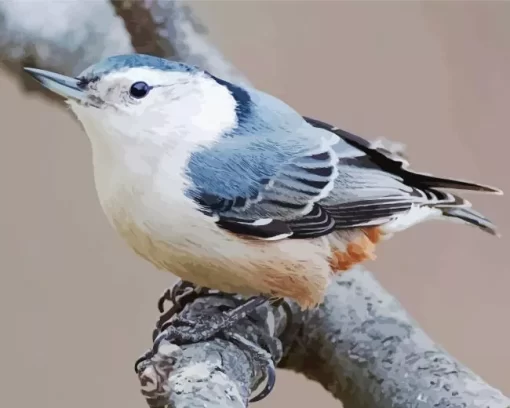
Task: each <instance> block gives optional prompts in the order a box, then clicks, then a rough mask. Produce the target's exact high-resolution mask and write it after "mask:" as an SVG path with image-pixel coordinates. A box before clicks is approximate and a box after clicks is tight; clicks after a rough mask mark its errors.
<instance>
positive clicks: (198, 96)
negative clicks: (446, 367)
mask: <svg viewBox="0 0 510 408" xmlns="http://www.w3.org/2000/svg"><path fill="white" fill-rule="evenodd" d="M25 70H26V71H27V72H28V73H29V74H30V75H32V76H33V77H34V78H35V79H36V80H37V81H39V82H40V83H41V84H42V85H43V86H44V87H46V88H48V89H49V90H51V91H53V92H55V93H56V94H58V95H60V96H62V97H63V98H65V99H66V101H67V104H68V105H69V107H70V109H71V110H72V112H73V113H74V114H75V116H76V117H77V118H78V120H79V122H80V123H81V125H82V127H83V129H84V131H85V133H86V134H87V136H88V138H89V140H90V143H91V146H92V162H93V171H94V180H95V187H96V190H97V196H98V199H99V202H100V204H101V207H102V209H103V211H104V213H105V215H106V217H107V219H108V221H109V222H110V224H111V225H112V227H113V228H114V229H115V230H116V231H117V233H118V234H119V235H120V236H121V237H122V238H123V239H124V240H125V242H127V244H128V245H129V246H130V247H131V248H132V249H133V250H134V251H135V252H136V253H137V254H138V255H139V256H141V257H142V258H144V259H145V260H147V261H149V262H150V263H152V264H153V265H154V266H155V267H156V268H158V269H162V270H166V271H169V272H172V273H173V274H175V275H177V276H178V277H180V278H181V279H183V280H184V281H188V282H191V283H193V284H195V285H197V286H200V287H206V288H212V289H216V290H219V291H222V292H226V293H236V294H240V295H243V296H246V297H248V298H249V301H251V302H252V303H251V304H252V305H255V306H256V305H260V304H261V302H264V301H267V300H268V299H280V298H288V299H291V300H294V301H295V302H297V304H298V305H299V306H300V307H301V308H303V309H309V308H314V307H316V306H317V305H319V304H321V302H322V301H323V300H324V296H325V293H326V290H327V288H328V285H329V283H330V282H331V281H332V278H333V277H334V276H335V275H337V274H340V273H343V272H345V271H347V270H349V269H350V268H352V267H353V266H355V265H357V264H360V263H363V262H365V261H367V260H371V259H375V249H376V247H377V246H378V245H379V244H380V242H382V241H384V240H387V239H389V238H391V237H392V236H393V235H394V234H396V233H398V232H401V231H404V230H406V229H408V228H410V227H412V226H415V225H418V224H421V223H423V222H425V221H429V220H446V221H458V222H461V223H464V224H468V225H472V226H475V227H478V228H479V229H481V230H483V231H485V232H488V233H490V234H493V235H498V232H497V229H496V226H495V225H494V224H493V223H492V222H491V221H490V220H489V219H487V218H486V217H485V216H484V215H482V214H480V213H479V212H477V211H475V210H474V209H472V206H471V204H470V202H469V201H467V200H466V199H465V198H463V197H461V196H460V195H458V194H457V193H452V192H450V190H457V191H466V192H469V191H471V192H481V193H491V194H499V195H501V194H503V192H502V191H501V190H500V189H498V188H496V187H492V186H488V185H484V184H479V183H475V182H470V181H464V180H457V179H454V178H446V177H436V176H433V175H431V174H428V173H421V172H416V171H413V170H411V168H410V164H409V160H408V159H407V157H406V156H404V155H403V154H401V153H400V152H399V151H398V149H391V148H387V145H386V144H381V143H377V142H375V141H370V140H369V139H365V138H363V137H361V136H357V135H355V134H353V133H350V132H348V131H345V130H342V129H340V128H338V127H336V126H333V125H330V124H328V123H326V122H323V121H320V120H318V119H314V118H311V117H307V116H303V115H301V114H300V113H298V112H297V111H296V110H295V109H294V108H292V107H291V106H290V105H289V104H287V103H285V102H284V101H282V100H280V99H279V98H276V97H274V96H272V95H270V94H269V93H266V92H264V91H262V90H258V89H255V88H254V87H251V86H244V85H240V84H236V83H234V82H229V81H227V80H226V79H222V78H219V77H217V76H215V75H214V74H213V73H211V72H209V71H207V70H205V69H202V68H200V67H197V66H195V65H189V64H186V63H183V62H180V61H174V60H169V59H164V58H159V57H156V56H151V55H144V54H125V55H114V56H111V57H108V58H106V59H104V60H102V61H99V62H97V63H95V64H93V65H92V66H90V67H89V68H87V69H85V70H84V71H83V72H82V73H81V74H79V75H77V76H76V77H71V76H66V75H63V74H59V73H55V72H50V71H46V70H42V69H38V68H30V67H26V68H25ZM254 299H255V300H254ZM243 310H244V311H246V310H249V308H248V309H247V308H244V309H243ZM202 329H203V328H202Z"/></svg>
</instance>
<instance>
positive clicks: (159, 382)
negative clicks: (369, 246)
mask: <svg viewBox="0 0 510 408" xmlns="http://www.w3.org/2000/svg"><path fill="white" fill-rule="evenodd" d="M48 4H49V2H48V3H46V2H42V1H39V2H30V3H26V2H14V1H10V0H0V56H1V58H2V63H3V64H4V65H5V66H7V67H8V69H9V70H10V71H11V72H12V73H14V74H15V75H16V78H18V79H20V80H21V81H22V82H23V83H25V84H26V88H27V90H37V91H41V88H40V87H38V86H36V85H35V84H33V83H30V82H28V81H26V76H24V74H22V71H21V70H20V68H21V66H22V65H31V66H37V67H40V68H46V69H53V70H56V71H58V72H61V73H65V74H69V75H73V74H74V75H76V74H77V73H78V72H80V71H81V70H82V69H84V68H85V67H87V66H88V65H90V64H92V63H94V62H96V61H98V60H100V59H101V58H103V57H105V56H108V55H112V54H121V53H127V52H132V51H133V50H136V51H137V52H145V53H151V54H154V55H160V56H163V57H169V56H172V57H174V58H178V59H181V60H184V61H186V62H189V63H192V64H196V65H200V66H202V67H204V68H205V69H208V70H210V71H211V72H213V73H214V74H216V75H218V76H220V77H223V78H225V79H230V80H232V81H234V82H241V83H247V80H246V79H245V78H244V77H243V76H242V75H241V74H240V73H238V72H237V71H236V70H235V68H234V67H233V66H232V65H231V64H230V63H229V62H228V61H227V60H226V59H225V58H224V57H223V56H222V55H221V53H220V52H219V51H218V50H217V49H216V48H214V46H212V45H211V44H209V42H208V40H207V32H206V30H205V28H204V26H203V25H202V24H200V23H199V22H198V21H197V20H196V18H195V17H194V15H193V13H192V10H191V9H190V8H188V7H187V6H186V5H184V4H183V3H182V2H181V1H157V0H153V1H149V0H146V1H122V2H121V1H115V2H113V7H112V5H111V4H110V3H108V2H106V1H94V2H86V4H85V2H82V1H80V0H67V1H65V2H51V6H48ZM27 7H31V10H30V12H28V10H27V9H26V8H27ZM34 8H36V10H34ZM57 13H58V14H60V17H59V19H58V20H60V21H62V22H63V23H62V24H55V25H52V26H49V25H47V24H45V21H48V19H49V18H50V14H51V15H56V14H57ZM116 13H118V15H117V14H116ZM27 16H30V18H27ZM64 16H65V17H64ZM123 19H124V22H125V24H123ZM51 21H55V20H51ZM134 21H136V22H142V23H141V24H134V23H133V22H134ZM42 27H44V29H42ZM127 30H129V32H128V31H127ZM45 95H47V96H49V94H46V93H45ZM228 302H229V300H228V299H227V298H221V297H220V298H217V297H213V298H199V299H198V300H196V301H195V302H194V303H193V304H191V305H189V306H188V307H187V308H186V309H185V311H184V312H183V313H186V314H189V315H190V316H194V315H199V314H200V313H204V311H210V312H214V310H216V308H217V307H218V306H219V305H220V304H223V303H228ZM291 306H292V311H293V313H292V319H291V321H287V315H286V314H285V313H282V311H281V310H280V309H274V308H271V307H269V306H266V307H261V308H259V310H258V311H257V316H256V319H255V321H252V320H247V319H245V320H243V321H242V322H241V323H240V324H239V325H237V326H236V327H234V328H233V329H232V330H231V331H229V332H227V333H225V336H224V338H222V339H214V340H212V341H209V342H205V343H200V344H192V345H187V346H183V347H177V346H174V345H170V344H165V343H163V344H162V346H161V347H160V349H159V352H158V354H157V355H156V357H155V359H154V360H153V361H152V365H148V366H147V368H146V370H145V371H143V372H142V374H141V376H140V381H141V383H142V393H143V394H144V396H145V397H146V398H147V401H148V403H149V404H150V405H152V406H162V405H166V404H168V405H169V406H171V407H203V406H208V407H224V408H230V407H236V408H237V407H244V406H246V405H247V401H248V398H249V394H250V392H251V390H253V388H254V387H255V386H256V385H258V384H259V382H260V380H261V377H262V370H263V367H262V366H261V364H260V362H259V361H260V359H257V358H256V353H255V352H249V351H246V348H242V347H240V346H239V341H240V340H241V339H243V338H245V339H248V340H249V341H251V342H252V343H254V344H258V345H260V346H261V345H262V344H263V338H264V336H266V337H267V336H271V337H273V338H277V339H280V341H281V343H282V345H283V358H281V359H280V357H281V356H279V355H273V358H274V359H275V360H276V361H275V362H276V363H279V367H280V368H284V369H290V370H294V371H297V372H300V373H303V374H304V375H305V376H307V377H308V378H310V379H312V380H315V381H318V382H319V383H321V384H322V385H323V386H324V387H325V388H326V389H327V390H328V391H330V392H331V393H332V394H333V395H334V396H335V397H337V398H338V399H340V400H341V401H342V402H343V403H344V405H345V406H347V407H374V406H378V407H475V408H476V407H490V408H499V407H510V400H509V399H508V398H507V397H505V396H503V395H502V393H501V392H500V391H498V390H496V389H494V388H493V387H491V386H489V385H488V384H486V383H485V382H484V381H483V380H482V379H481V378H480V377H478V376H477V375H476V374H474V373H473V372H472V371H470V370H469V369H468V368H466V367H464V366H463V365H462V364H460V363H459V362H457V361H456V360H455V359H454V358H453V357H451V356H450V355H449V354H448V353H447V352H446V351H444V350H442V349H441V347H439V346H438V345H437V344H435V343H434V342H433V341H432V340H431V339H430V338H429V337H428V336H427V335H426V334H425V333H424V332H423V331H422V330H421V329H420V328H419V327H418V325H417V324H416V323H415V322H413V321H412V320H411V319H410V317H409V316H408V315H407V314H406V312H405V311H404V310H403V308H402V307H401V306H400V305H399V304H398V302H397V301H396V300H395V299H394V298H393V297H392V296H391V295H390V294H388V293H387V292H386V291H385V290H384V289H383V288H382V287H381V286H380V285H379V284H378V283H377V282H376V280H375V279H374V277H373V276H372V275H371V274H370V273H369V272H367V271H366V270H364V269H362V268H355V269H353V270H351V271H349V272H347V273H346V274H344V275H342V276H339V277H337V278H336V280H335V281H334V282H333V284H332V285H331V287H330V288H329V291H328V294H327V296H326V300H325V302H324V304H323V305H321V307H320V308H318V309H316V310H314V311H309V312H306V313H303V312H301V311H300V310H299V309H298V307H297V306H296V305H293V304H292V305H291ZM216 312H217V310H216ZM254 350H255V349H254Z"/></svg>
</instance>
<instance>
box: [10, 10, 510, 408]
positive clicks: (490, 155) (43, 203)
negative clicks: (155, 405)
mask: <svg viewBox="0 0 510 408" xmlns="http://www.w3.org/2000/svg"><path fill="white" fill-rule="evenodd" d="M197 8H198V10H199V11H200V14H201V15H202V16H203V18H204V20H205V22H206V23H208V25H209V27H210V28H211V30H212V37H213V39H214V40H215V41H216V42H217V43H218V45H219V46H220V47H221V48H222V49H223V50H224V52H225V53H226V55H227V56H228V57H229V58H231V59H232V60H233V61H234V63H235V64H236V65H237V66H238V67H239V68H240V69H242V70H243V71H244V72H245V73H246V74H247V75H248V76H249V77H250V78H251V79H252V80H253V82H254V83H255V84H256V85H257V86H259V87H260V88H262V89H264V90H266V91H269V92H271V93H273V94H275V95H277V96H279V97H281V98H283V99H285V100H286V101H287V102H288V103H290V104H291V105H293V106H294V107H295V108H297V109H299V110H300V111H301V112H302V113H303V114H307V115H309V116H315V117H316V118H319V119H323V120H326V121H331V122H334V123H335V124H337V125H338V126H343V127H344V128H345V129H347V130H351V131H354V132H357V133H358V134H361V135H364V136H367V137H379V136H384V137H387V138H390V139H394V140H398V141H403V142H405V143H406V144H407V146H408V153H409V154H410V156H411V158H412V159H413V161H414V167H415V168H417V169H420V170H423V171H433V172H435V173H439V174H444V175H450V176H460V177H465V178H472V179H475V180H478V181H481V182H489V183H491V184H494V185H497V186H499V187H501V188H503V189H505V190H507V191H508V190H509V189H510V182H509V181H508V174H509V164H508V160H509V159H508V148H509V146H510V142H509V140H510V131H509V128H510V126H509V124H508V118H509V111H508V109H509V106H510V100H509V99H510V41H509V38H510V25H509V24H508V21H509V20H510V3H509V2H488V1H484V2H454V3H446V2H426V3H418V2H406V3H404V2H382V1H377V2H368V1H363V2H346V1H336V2H333V1H328V2H320V1H314V2H312V1H307V2H305V1H301V2H293V1H279V2H276V1H274V2H268V1H267V2H266V1H259V2H257V3H255V2H246V1H240V2H226V1H225V2H220V1H209V2H206V3H200V4H198V3H197ZM0 89H1V90H2V92H1V94H0V123H1V130H2V132H1V141H0V185H1V188H2V190H1V193H0V195H1V204H0V205H1V209H2V211H1V212H0V226H1V228H0V271H1V272H0V321H1V323H2V329H1V340H0V342H1V348H0V361H1V363H2V370H1V371H0V388H1V390H0V406H2V407H13V408H21V407H28V406H31V404H37V406H39V407H41V408H45V407H52V408H61V407H62V408H64V407H68V406H73V407H74V408H81V407H95V408H97V407H121V406H122V407H142V406H144V402H143V400H142V398H141V396H140V395H139V393H138V382H137V379H136V377H135V375H134V373H133V371H132V364H133V361H134V360H135V358H136V357H137V356H138V355H139V354H140V353H142V352H143V351H144V350H145V349H146V347H148V346H149V341H150V332H151V329H152V325H153V322H154V319H155V318H156V309H155V301H156V298H157V297H158V295H159V294H160V293H161V292H162V290H163V289H164V288H165V286H166V285H169V284H170V283H171V282H172V280H173V277H172V276H171V275H169V274H164V273H162V272H156V271H155V270H154V269H153V268H152V267H151V266H150V265H149V264H147V263H145V261H142V260H140V259H138V258H137V257H136V256H135V255H134V254H133V253H132V252H131V251H130V250H129V249H128V248H127V247H126V246H125V245H124V243H123V242H121V240H120V239H119V238H118V237H117V236H116V234H115V233H114V232H113V231H112V230H111V229H110V227H109V226H108V225H107V223H106V220H105V218H104V216H103V214H102V213H101V211H100V208H99V205H98V203H97V200H96V197H95V192H94V188H93V180H92V171H91V160H90V148H89V144H88V141H87V139H86V137H85V135H84V134H83V133H82V131H81V130H80V128H79V126H78V125H77V124H76V123H75V122H74V121H72V120H71V119H70V117H69V116H68V115H66V114H65V113H64V112H63V111H62V110H59V109H57V108H56V107H55V106H52V105H49V104H48V103H47V102H45V101H43V100H41V99H39V98H38V97H31V98H27V97H25V96H23V95H22V94H21V93H20V90H19V88H18V86H17V85H16V84H15V82H14V81H13V80H12V78H9V77H7V76H5V75H2V76H1V77H0ZM473 201H474V202H475V203H476V204H477V206H478V208H479V209H480V210H482V211H484V212H486V213H487V214H488V215H490V216H491V217H492V218H493V219H494V220H495V221H496V222H497V223H498V224H500V226H501V230H502V232H503V234H505V236H504V238H503V239H501V240H498V239H495V238H493V237H491V236H489V235H485V234H483V233H482V232H478V231H476V230H475V229H470V228H467V227H462V226H458V225H455V224H440V223H435V224H434V223H431V224H428V225H423V226H420V227H417V228H415V229H413V230H411V231H408V232H406V233H403V234H401V235H399V236H398V237H396V238H394V239H393V240H392V241H390V242H387V243H385V244H383V245H382V246H381V248H380V250H379V259H378V260H377V261H376V262H375V263H370V264H369V265H368V267H369V268H371V269H372V270H373V271H375V272H376V274H377V276H378V278H379V279H380V280H381V281H382V282H383V283H384V285H385V286H386V287H387V288H388V289H389V290H390V291H391V292H392V293H394V294H395V296H397V297H398V299H399V300H400V301H401V302H402V303H403V304H404V305H405V307H406V308H407V309H408V310H409V311H410V313H411V314H412V315H413V316H414V317H415V318H416V320H417V321H418V322H420V324H421V325H422V326H423V327H424V328H425V329H426V330H427V332H428V333H429V334H430V335H431V336H432V337H433V338H434V339H435V340H437V341H438V342H439V343H441V344H442V345H443V346H444V347H445V348H446V349H447V350H449V351H450V352H451V353H452V354H453V355H454V356H456V357H457V358H458V359H460V360H461V361H462V362H464V363H466V364H468V365H469V366H470V367H471V368H473V369H474V370H475V371H477V372H478V373H479V374H480V375H481V376H482V377H484V378H485V379H486V380H487V381H489V382H491V383H492V384H493V385H494V386H496V387H499V388H501V389H502V390H503V391H504V392H506V393H507V394H510V379H509V378H510V376H509V375H508V367H509V366H510V348H509V347H508V345H509V344H510V329H509V327H508V316H509V309H510V298H509V296H508V287H509V285H510V274H509V271H508V250H509V248H508V243H509V238H508V237H510V233H509V229H510V216H509V214H508V201H507V198H506V197H482V196H474V197H473ZM283 402H285V403H288V404H292V405H293V406H294V407H307V406H309V405H310V403H314V404H315V406H322V407H333V406H338V404H337V403H335V402H334V401H333V400H332V399H331V398H330V397H329V396H328V395H327V394H326V393H325V392H324V391H323V390H322V389H321V388H320V387H319V386H317V385H315V384H312V383H309V382H307V381H306V380H304V379H303V378H302V377H299V376H296V375H290V374H287V373H281V375H280V376H279V377H278V384H277V387H276V391H275V392H274V393H273V394H272V395H271V396H270V397H269V398H268V399H267V400H265V401H264V402H262V403H260V404H259V405H258V406H259V407H260V408H263V407H270V406H279V404H280V403H283Z"/></svg>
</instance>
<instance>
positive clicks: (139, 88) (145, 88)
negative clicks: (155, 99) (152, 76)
mask: <svg viewBox="0 0 510 408" xmlns="http://www.w3.org/2000/svg"><path fill="white" fill-rule="evenodd" d="M150 90H151V87H150V86H149V85H147V84H146V83H145V82H135V83H134V84H133V85H131V88H129V93H130V94H131V96H132V97H133V98H137V99H139V98H143V97H144V96H146V95H147V94H148V93H149V91H150Z"/></svg>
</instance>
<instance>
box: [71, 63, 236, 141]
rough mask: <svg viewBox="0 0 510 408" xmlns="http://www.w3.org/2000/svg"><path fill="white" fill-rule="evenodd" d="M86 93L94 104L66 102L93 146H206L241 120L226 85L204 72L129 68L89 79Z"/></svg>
mask: <svg viewBox="0 0 510 408" xmlns="http://www.w3.org/2000/svg"><path fill="white" fill-rule="evenodd" d="M135 83H138V84H137V85H135V87H133V85H134V84H135ZM145 91H147V92H145ZM85 93H86V94H87V96H88V98H89V100H90V101H91V104H88V105H87V104H81V103H80V102H76V101H74V100H69V101H68V103H69V105H70V106H71V108H72V110H73V111H74V113H75V114H76V115H77V117H78V118H79V119H80V121H81V122H82V123H83V125H84V127H85V130H86V132H87V134H88V135H89V137H90V138H91V141H92V143H93V144H95V143H97V142H98V143H101V142H106V143H107V144H109V145H110V146H111V147H114V146H112V144H113V145H115V144H119V143H120V144H121V145H140V144H141V143H150V144H151V145H156V146H160V147H167V148H176V147H178V146H180V145H182V144H183V143H184V144H185V145H204V144H205V145H207V144H209V143H211V142H213V141H214V140H216V139H217V138H218V137H219V136H220V135H221V134H222V133H223V132H225V131H228V130H229V129H231V128H232V127H233V126H235V124H236V120H237V119H236V114H235V108H236V102H235V99H234V98H233V97H232V95H231V94H230V92H229V91H228V89H227V88H226V87H224V86H222V85H220V84H218V83H217V82H216V81H214V80H213V79H212V78H210V77H208V76H207V75H206V74H204V73H200V72H197V73H188V72H175V71H160V70H154V69H150V68H130V69H128V70H124V71H121V72H114V73H110V74H107V75H105V76H104V77H102V78H101V79H99V80H97V81H93V82H90V83H89V84H88V86H87V89H86V90H85ZM97 139H101V140H97Z"/></svg>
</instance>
